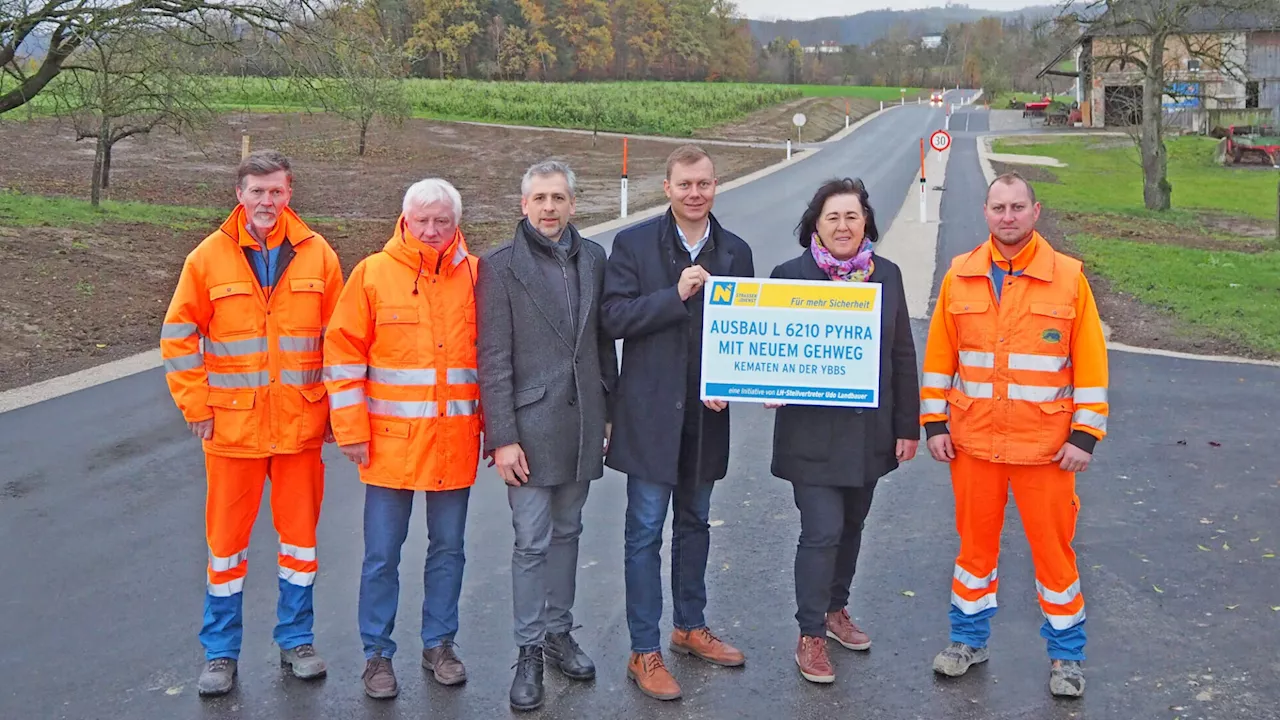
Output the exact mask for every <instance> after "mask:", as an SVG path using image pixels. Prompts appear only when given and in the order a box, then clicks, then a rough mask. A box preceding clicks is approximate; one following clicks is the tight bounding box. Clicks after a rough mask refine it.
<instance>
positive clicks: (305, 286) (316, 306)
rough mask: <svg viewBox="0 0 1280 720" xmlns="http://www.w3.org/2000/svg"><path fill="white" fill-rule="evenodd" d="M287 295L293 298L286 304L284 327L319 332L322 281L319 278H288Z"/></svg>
mask: <svg viewBox="0 0 1280 720" xmlns="http://www.w3.org/2000/svg"><path fill="white" fill-rule="evenodd" d="M289 293H290V294H291V295H293V296H294V297H292V298H291V302H290V303H289V304H288V311H287V312H288V314H287V315H286V316H285V317H286V323H285V324H286V327H288V328H290V329H294V330H301V331H305V332H313V333H319V332H320V325H321V323H322V321H323V318H322V315H323V309H322V308H323V305H324V280H323V279H321V278H290V280H289Z"/></svg>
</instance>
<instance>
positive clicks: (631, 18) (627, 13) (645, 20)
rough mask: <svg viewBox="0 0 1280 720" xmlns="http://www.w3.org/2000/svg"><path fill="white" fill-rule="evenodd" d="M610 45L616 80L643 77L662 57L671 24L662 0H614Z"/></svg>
mask: <svg viewBox="0 0 1280 720" xmlns="http://www.w3.org/2000/svg"><path fill="white" fill-rule="evenodd" d="M613 28H614V31H613V43H614V57H615V59H616V66H615V67H616V69H615V72H614V74H615V75H616V76H617V77H619V78H624V79H625V78H630V77H635V76H637V75H639V76H643V75H646V74H647V73H648V72H649V68H650V67H651V66H652V65H653V64H654V63H655V62H657V61H658V60H659V59H660V58H661V57H662V52H663V48H664V46H665V44H666V42H667V33H668V32H669V31H670V20H669V18H668V17H667V12H666V8H665V7H663V4H662V2H661V0H615V2H614V3H613Z"/></svg>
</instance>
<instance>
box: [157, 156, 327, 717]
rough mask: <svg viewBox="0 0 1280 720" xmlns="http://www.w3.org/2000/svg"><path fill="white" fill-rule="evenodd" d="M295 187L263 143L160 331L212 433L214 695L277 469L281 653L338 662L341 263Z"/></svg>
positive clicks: (316, 664) (200, 430)
mask: <svg viewBox="0 0 1280 720" xmlns="http://www.w3.org/2000/svg"><path fill="white" fill-rule="evenodd" d="M292 194H293V171H292V169H291V168H290V165H289V160H288V159H287V158H286V157H284V156H283V155H281V154H280V153H278V152H274V151H269V150H268V151H261V152H257V153H253V154H252V155H250V156H249V157H247V158H246V159H245V160H244V161H243V162H242V163H241V164H240V168H239V171H238V173H237V183H236V197H237V198H238V199H239V201H240V204H239V206H237V207H236V209H235V210H234V211H233V212H232V213H231V216H230V217H229V218H227V220H226V222H224V223H223V224H222V227H221V228H219V229H218V230H217V231H216V232H214V233H213V234H212V235H210V236H209V237H207V238H205V239H204V241H203V242H201V243H200V244H199V245H198V246H197V247H196V249H195V250H193V251H192V252H191V254H190V255H188V256H187V260H186V263H185V264H184V265H183V268H182V275H181V277H180V278H179V279H178V287H177V290H176V291H175V292H174V294H173V300H172V301H171V302H170V304H169V311H168V312H167V313H166V314H165V318H164V328H163V329H162V330H161V332H160V354H161V356H162V357H163V358H164V367H165V380H166V381H167V382H168V384H169V391H170V392H171V393H172V394H173V399H174V401H175V402H176V403H177V405H178V409H179V410H181V411H182V416H183V417H184V418H185V419H186V420H187V422H188V424H189V425H190V427H191V431H192V432H193V433H194V434H195V435H196V437H198V438H200V439H201V440H203V441H204V442H203V445H204V451H205V468H206V472H207V475H208V494H207V497H206V505H205V532H206V535H207V540H208V543H209V568H208V575H209V577H208V586H207V589H206V593H205V602H204V623H203V626H202V627H201V630H200V641H201V643H202V644H203V645H204V648H205V658H206V661H207V664H206V666H205V669H204V672H202V673H201V675H200V680H199V684H198V689H199V692H200V694H201V695H221V694H224V693H226V692H229V691H230V690H231V688H232V686H233V685H234V684H235V678H236V663H237V658H238V657H239V655H240V643H241V637H242V635H243V623H242V597H243V596H242V590H243V588H244V578H245V573H246V572H247V570H248V556H249V536H250V534H251V533H252V531H253V525H254V522H255V521H256V520H257V516H258V506H259V504H260V502H261V499H262V491H263V484H264V481H265V480H266V478H267V477H270V478H271V515H272V519H273V520H274V522H275V526H276V530H277V532H278V533H279V534H280V552H279V556H278V563H279V573H278V575H279V580H278V585H279V600H278V605H277V617H278V623H277V625H276V628H275V641H276V643H277V644H278V645H279V647H280V660H281V663H282V664H284V665H287V666H289V667H290V668H291V669H292V671H293V674H294V675H296V676H298V677H300V678H304V679H311V678H317V677H320V676H322V675H324V674H325V663H324V660H322V659H321V658H320V656H319V655H317V654H316V652H315V648H314V647H313V641H314V638H315V636H314V635H313V634H312V621H313V618H314V612H313V609H312V607H313V606H312V584H313V583H314V582H315V577H316V569H317V564H316V523H317V522H318V521H319V519H320V504H321V499H322V497H323V494H324V464H323V463H322V462H321V461H320V448H321V446H322V444H323V443H324V442H325V441H326V440H327V439H331V438H329V433H328V420H329V407H328V403H327V402H325V387H324V383H323V380H322V378H321V363H322V361H323V358H322V352H321V341H322V338H323V335H324V326H325V324H326V323H327V322H328V320H329V316H330V315H331V314H332V313H333V308H334V306H335V305H336V304H337V302H338V294H339V293H340V292H341V291H342V268H341V266H340V265H339V264H338V256H337V254H335V253H334V251H333V248H331V247H329V244H328V243H327V242H325V239H324V238H323V237H321V236H320V235H319V234H317V233H316V232H315V231H313V230H311V228H309V227H307V225H306V223H304V222H302V220H301V219H300V218H299V217H298V216H297V215H295V214H294V213H293V211H292V210H290V209H289V199H290V198H291V197H292Z"/></svg>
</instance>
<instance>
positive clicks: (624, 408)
mask: <svg viewBox="0 0 1280 720" xmlns="http://www.w3.org/2000/svg"><path fill="white" fill-rule="evenodd" d="M710 220H711V237H710V239H709V240H708V242H707V245H706V247H704V248H703V250H702V252H701V253H699V255H698V259H697V263H698V264H699V265H701V266H702V267H704V268H706V270H707V272H709V273H710V274H712V275H720V276H731V277H754V276H755V266H754V265H753V264H752V260H751V247H750V246H749V245H747V243H746V242H744V241H743V240H742V238H740V237H738V236H737V235H734V234H733V233H731V232H729V231H727V230H725V229H724V228H722V227H720V223H719V222H717V221H716V219H715V217H714V216H712V217H711V218H710ZM689 265H690V262H689V254H688V252H687V251H684V250H682V249H680V240H679V238H678V237H677V235H676V226H675V217H674V216H673V215H672V214H671V211H670V210H667V212H666V214H664V215H661V216H658V217H656V218H654V219H652V220H648V221H646V222H643V223H640V224H639V225H636V226H634V227H631V228H628V229H626V230H624V231H622V232H620V233H618V235H617V237H616V238H615V239H614V241H613V254H612V255H611V256H610V257H609V263H608V265H607V267H606V270H605V276H604V296H603V297H602V298H601V301H600V323H601V328H602V329H603V331H604V332H605V333H606V334H607V335H609V336H610V337H613V338H621V339H622V340H623V345H622V373H621V375H619V377H618V387H617V391H616V393H615V397H614V398H611V400H612V402H611V405H612V407H613V438H612V441H611V442H610V446H609V454H608V456H607V457H606V458H605V464H606V465H608V466H609V467H611V468H613V469H615V470H618V471H620V472H624V473H627V474H628V475H635V476H637V477H640V478H643V479H644V480H647V481H649V482H657V483H662V484H665V485H672V486H674V485H676V483H677V480H678V479H680V476H681V474H682V473H681V472H680V465H681V463H680V455H681V441H682V436H684V435H687V434H690V433H691V434H692V436H693V438H694V439H695V442H694V444H695V449H692V450H691V449H689V448H686V449H685V453H686V455H687V456H686V460H691V462H688V463H687V464H688V465H691V466H694V467H696V468H697V475H698V477H697V479H698V480H700V481H711V480H719V479H721V478H723V477H724V476H725V475H726V474H727V473H728V471H729V409H728V408H726V409H725V410H723V411H722V412H718V413H717V412H713V411H711V410H707V409H706V408H705V407H703V405H702V403H701V402H700V401H699V400H698V387H697V385H696V379H697V377H698V372H699V371H700V369H701V361H702V359H701V356H700V353H699V352H698V346H699V345H700V343H701V337H702V302H703V297H702V293H701V292H699V293H697V294H695V295H693V296H692V297H690V298H689V299H688V300H687V301H684V302H681V300H680V295H679V293H678V292H677V291H676V284H677V282H678V280H679V277H680V273H681V272H682V271H683V270H684V269H685V268H686V267H688V266H689ZM691 363H692V364H693V366H692V367H691V365H690V364H691ZM686 414H688V415H687V417H686ZM686 427H687V428H689V430H687V431H686V429H685V428H686ZM699 432H701V441H700V442H696V438H697V434H698V433H699ZM696 447H700V448H701V453H700V455H698V454H697V450H696Z"/></svg>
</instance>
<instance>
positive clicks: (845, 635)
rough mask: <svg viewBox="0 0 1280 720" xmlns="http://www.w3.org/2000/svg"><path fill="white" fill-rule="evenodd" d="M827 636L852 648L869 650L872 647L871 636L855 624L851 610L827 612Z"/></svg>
mask: <svg viewBox="0 0 1280 720" xmlns="http://www.w3.org/2000/svg"><path fill="white" fill-rule="evenodd" d="M827 637H829V638H831V639H832V640H835V641H836V642H838V643H840V644H841V645H843V646H845V647H847V648H849V649H850V650H868V649H870V648H871V636H870V635H867V634H866V633H864V632H862V628H860V627H858V626H857V625H855V624H853V619H852V618H850V617H849V611H848V610H845V609H841V610H840V612H829V613H827Z"/></svg>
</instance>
